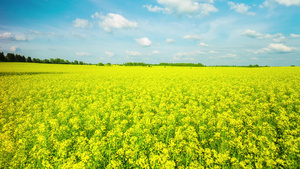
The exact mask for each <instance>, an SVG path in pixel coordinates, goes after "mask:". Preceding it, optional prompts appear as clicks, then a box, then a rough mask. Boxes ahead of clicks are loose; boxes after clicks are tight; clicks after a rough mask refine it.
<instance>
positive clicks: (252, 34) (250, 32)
mask: <svg viewBox="0 0 300 169" xmlns="http://www.w3.org/2000/svg"><path fill="white" fill-rule="evenodd" d="M243 35H244V36H247V37H250V38H255V39H272V40H273V41H274V42H284V41H286V40H287V38H286V37H285V36H284V35H283V34H282V33H276V34H273V35H271V34H261V33H258V32H256V31H254V30H250V29H248V30H246V31H245V32H244V33H243Z"/></svg>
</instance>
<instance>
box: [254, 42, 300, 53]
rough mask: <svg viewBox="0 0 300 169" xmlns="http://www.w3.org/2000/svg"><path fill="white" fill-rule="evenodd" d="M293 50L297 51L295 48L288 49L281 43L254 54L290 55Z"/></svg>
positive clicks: (270, 45) (273, 44)
mask: <svg viewBox="0 0 300 169" xmlns="http://www.w3.org/2000/svg"><path fill="white" fill-rule="evenodd" d="M295 50H297V48H294V47H288V46H285V45H283V44H281V43H271V44H269V46H268V47H266V48H262V49H260V50H257V51H255V52H254V53H255V54H258V53H290V52H293V51H295Z"/></svg>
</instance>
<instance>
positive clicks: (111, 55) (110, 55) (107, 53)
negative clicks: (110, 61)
mask: <svg viewBox="0 0 300 169" xmlns="http://www.w3.org/2000/svg"><path fill="white" fill-rule="evenodd" d="M105 54H106V55H107V56H108V57H113V56H115V53H113V52H107V51H106V52H105Z"/></svg>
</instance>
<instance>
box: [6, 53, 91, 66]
mask: <svg viewBox="0 0 300 169" xmlns="http://www.w3.org/2000/svg"><path fill="white" fill-rule="evenodd" d="M0 62H32V63H48V64H75V65H87V63H84V62H83V61H77V60H74V61H72V62H70V61H68V60H64V59H60V58H56V59H53V58H51V59H50V60H49V59H39V58H33V59H32V58H31V57H30V56H28V57H27V58H26V57H25V56H21V55H19V54H14V53H7V54H6V56H5V55H4V53H3V52H0Z"/></svg>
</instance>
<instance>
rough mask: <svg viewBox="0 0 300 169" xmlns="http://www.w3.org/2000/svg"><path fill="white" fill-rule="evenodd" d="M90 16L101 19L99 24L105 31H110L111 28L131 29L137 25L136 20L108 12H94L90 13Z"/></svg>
mask: <svg viewBox="0 0 300 169" xmlns="http://www.w3.org/2000/svg"><path fill="white" fill-rule="evenodd" d="M92 18H100V19H102V21H100V22H99V25H100V26H101V27H103V29H104V30H105V31H106V32H111V31H112V29H133V28H137V26H138V23H137V22H133V21H129V20H127V19H126V18H124V17H123V16H122V15H119V14H113V13H109V14H107V15H106V16H104V15H102V14H99V13H97V12H96V13H95V14H94V15H92Z"/></svg>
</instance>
